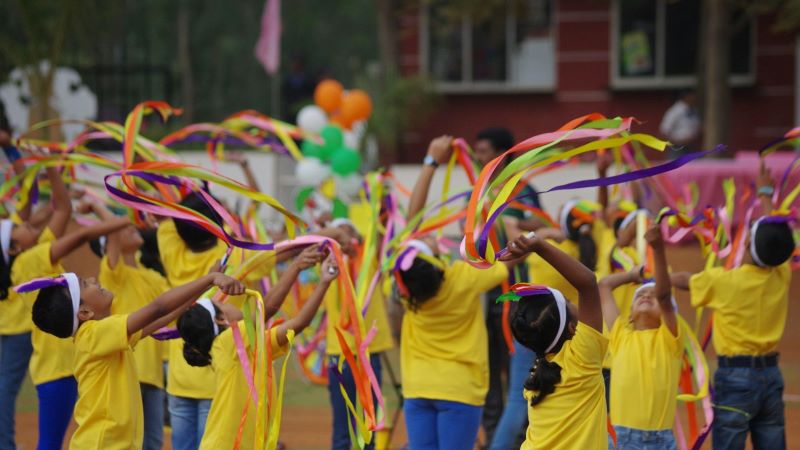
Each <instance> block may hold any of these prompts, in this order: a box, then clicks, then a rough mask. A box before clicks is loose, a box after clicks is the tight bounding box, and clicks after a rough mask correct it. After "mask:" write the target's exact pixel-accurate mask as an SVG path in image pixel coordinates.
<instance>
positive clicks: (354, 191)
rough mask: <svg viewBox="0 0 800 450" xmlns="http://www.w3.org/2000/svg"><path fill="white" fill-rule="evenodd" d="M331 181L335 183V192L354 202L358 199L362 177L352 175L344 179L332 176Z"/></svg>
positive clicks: (355, 174) (356, 174)
mask: <svg viewBox="0 0 800 450" xmlns="http://www.w3.org/2000/svg"><path fill="white" fill-rule="evenodd" d="M333 181H334V182H335V183H336V191H337V192H339V194H340V195H342V196H343V197H345V198H346V199H348V200H355V199H356V198H358V192H359V191H360V190H361V185H362V182H363V181H364V179H363V177H362V176H361V175H360V174H358V173H353V174H350V175H347V176H345V177H342V176H339V175H334V176H333Z"/></svg>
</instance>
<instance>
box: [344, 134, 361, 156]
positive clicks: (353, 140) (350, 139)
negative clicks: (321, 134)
mask: <svg viewBox="0 0 800 450" xmlns="http://www.w3.org/2000/svg"><path fill="white" fill-rule="evenodd" d="M344 146H345V147H347V148H352V149H353V150H356V151H358V135H357V134H356V133H355V132H354V131H345V132H344Z"/></svg>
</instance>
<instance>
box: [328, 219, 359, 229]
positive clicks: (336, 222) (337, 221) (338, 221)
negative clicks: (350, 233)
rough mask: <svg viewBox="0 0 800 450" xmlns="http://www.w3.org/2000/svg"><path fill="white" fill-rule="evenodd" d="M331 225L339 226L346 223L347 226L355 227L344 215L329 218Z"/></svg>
mask: <svg viewBox="0 0 800 450" xmlns="http://www.w3.org/2000/svg"><path fill="white" fill-rule="evenodd" d="M329 225H330V226H331V227H341V226H342V225H347V226H348V227H352V228H355V227H356V226H355V225H354V224H353V222H352V221H350V219H346V218H344V217H339V218H338V219H333V220H331V222H330V224H329Z"/></svg>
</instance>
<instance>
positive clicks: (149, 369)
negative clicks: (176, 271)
mask: <svg viewBox="0 0 800 450" xmlns="http://www.w3.org/2000/svg"><path fill="white" fill-rule="evenodd" d="M98 279H99V281H100V285H101V286H103V287H104V288H105V289H108V290H109V291H111V292H113V293H114V301H113V302H111V314H130V313H132V312H134V311H136V310H138V309H140V308H142V307H144V306H145V305H147V304H148V303H150V302H151V301H153V300H155V298H156V297H158V296H159V295H161V294H163V293H164V292H166V291H168V290H169V284H167V280H166V278H164V277H163V276H161V274H160V273H158V272H156V271H155V270H150V269H148V268H146V267H131V266H129V265H127V264H125V262H124V261H122V258H120V259H119V261H117V265H116V266H115V267H114V268H113V269H112V268H111V267H109V265H108V258H107V257H104V258H103V260H102V261H101V262H100V275H99V276H98ZM163 345H164V343H163V342H161V341H159V340H156V339H153V338H145V339H142V340H141V341H140V342H139V344H138V345H137V346H136V350H135V351H134V352H133V358H134V360H135V361H136V373H137V375H138V376H139V382H140V383H146V384H150V385H153V386H155V387H158V388H163V387H164V364H163V362H162V361H163V359H162V355H163V353H162V352H163V350H162V348H163Z"/></svg>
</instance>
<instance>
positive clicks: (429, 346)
mask: <svg viewBox="0 0 800 450" xmlns="http://www.w3.org/2000/svg"><path fill="white" fill-rule="evenodd" d="M506 278H508V269H507V268H506V266H505V265H504V264H496V265H494V266H493V267H491V268H490V269H486V270H480V269H476V268H474V267H472V266H470V265H469V264H467V263H465V262H463V261H456V262H455V263H454V264H453V265H452V266H450V267H448V268H447V269H446V270H445V272H444V280H443V281H442V284H441V286H440V287H439V292H437V293H436V295H435V296H434V297H433V298H431V299H429V300H427V301H425V302H424V303H422V305H420V307H419V309H418V310H416V311H411V310H407V311H406V313H405V316H404V317H403V327H402V332H401V334H400V367H401V369H402V382H403V393H404V395H405V397H406V398H427V399H434V400H450V401H454V402H461V403H466V404H469V405H476V406H481V405H483V403H484V401H485V400H486V392H487V391H488V389H489V359H488V345H487V337H486V324H485V321H484V318H483V309H482V308H483V307H482V302H481V294H483V293H484V292H486V291H488V290H490V289H491V288H493V287H495V286H497V285H499V284H500V283H502V282H503V281H504V280H505V279H506Z"/></svg>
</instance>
